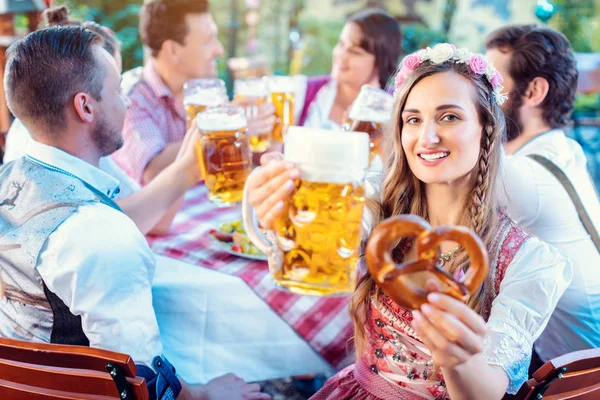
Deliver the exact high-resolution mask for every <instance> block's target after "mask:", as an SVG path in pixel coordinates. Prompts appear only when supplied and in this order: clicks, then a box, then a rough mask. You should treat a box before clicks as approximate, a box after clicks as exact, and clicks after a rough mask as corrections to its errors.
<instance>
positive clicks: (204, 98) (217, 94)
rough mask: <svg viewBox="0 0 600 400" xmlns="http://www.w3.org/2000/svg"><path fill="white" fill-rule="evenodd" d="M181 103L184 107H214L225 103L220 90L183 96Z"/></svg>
mask: <svg viewBox="0 0 600 400" xmlns="http://www.w3.org/2000/svg"><path fill="white" fill-rule="evenodd" d="M183 102H184V104H186V105H188V104H190V105H196V106H206V107H216V106H220V105H221V104H223V103H225V95H224V94H223V91H222V90H221V89H204V90H201V91H199V92H197V93H193V94H190V95H187V96H185V98H184V99H183Z"/></svg>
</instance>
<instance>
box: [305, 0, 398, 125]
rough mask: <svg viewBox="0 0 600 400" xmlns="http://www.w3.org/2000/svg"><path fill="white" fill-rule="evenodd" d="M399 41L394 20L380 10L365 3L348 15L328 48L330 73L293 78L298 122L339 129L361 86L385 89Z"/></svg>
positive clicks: (395, 64)
mask: <svg viewBox="0 0 600 400" xmlns="http://www.w3.org/2000/svg"><path fill="white" fill-rule="evenodd" d="M401 41H402V33H401V31H400V24H399V23H398V21H396V20H395V19H394V17H392V16H391V15H390V14H389V13H387V12H386V11H383V10H379V9H375V8H367V9H364V10H360V11H358V12H357V13H355V14H353V15H351V16H350V18H348V21H347V22H346V25H345V26H344V29H342V32H341V34H340V38H339V41H338V43H337V44H336V46H335V48H334V49H333V62H332V68H331V74H330V75H329V76H322V77H311V78H308V79H306V78H305V77H303V78H304V79H302V80H299V82H297V84H298V87H297V91H296V104H297V107H296V113H297V114H298V119H297V121H298V125H300V126H306V127H310V128H320V129H339V128H340V127H341V126H342V124H343V123H344V121H343V119H344V115H345V113H346V111H347V110H348V108H349V107H350V105H351V104H352V102H353V101H354V99H355V98H356V96H357V95H358V92H359V91H360V88H361V87H362V86H363V85H372V86H375V87H379V88H382V89H385V87H386V85H387V83H388V81H389V79H390V77H391V76H392V74H393V73H394V71H395V70H396V66H397V65H398V59H399V58H400V55H401V48H402V45H401Z"/></svg>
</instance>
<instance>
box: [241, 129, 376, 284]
mask: <svg viewBox="0 0 600 400" xmlns="http://www.w3.org/2000/svg"><path fill="white" fill-rule="evenodd" d="M284 158H285V159H286V160H289V161H292V162H294V163H295V164H296V165H297V166H298V168H299V169H300V171H301V178H300V179H299V180H297V181H296V191H295V193H294V194H293V195H292V197H291V198H290V199H289V200H288V201H287V203H286V210H285V211H284V213H283V214H282V215H281V216H280V217H279V218H278V219H276V220H275V221H274V228H273V231H272V232H269V234H272V235H270V236H271V238H272V239H273V242H271V241H269V240H268V239H267V238H266V237H265V236H264V235H263V233H261V230H260V229H259V228H258V226H257V222H256V219H255V218H254V212H253V209H252V206H251V205H250V204H249V203H248V198H247V196H248V194H247V191H245V192H244V200H243V204H242V215H243V221H244V226H245V228H246V232H247V233H248V236H249V237H250V240H252V242H253V243H254V244H255V245H256V246H257V247H258V248H259V249H260V250H262V251H263V252H264V253H265V254H267V255H268V257H269V270H270V272H271V275H272V277H273V279H274V280H275V281H276V283H277V284H278V285H279V286H281V287H283V288H285V289H288V290H289V291H291V292H294V293H298V294H304V295H317V296H327V295H341V294H348V293H351V292H352V291H353V290H354V288H355V286H356V266H357V262H358V258H359V246H360V239H361V229H362V217H363V208H364V202H365V187H364V182H365V175H366V171H367V168H368V165H369V137H368V135H367V134H365V133H362V132H341V131H337V132H336V131H323V130H318V129H308V128H300V127H291V128H290V129H289V131H288V133H287V138H286V145H285V153H284Z"/></svg>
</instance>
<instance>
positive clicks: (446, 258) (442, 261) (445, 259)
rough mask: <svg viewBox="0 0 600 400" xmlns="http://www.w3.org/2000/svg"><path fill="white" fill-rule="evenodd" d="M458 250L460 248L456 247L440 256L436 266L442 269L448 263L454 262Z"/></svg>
mask: <svg viewBox="0 0 600 400" xmlns="http://www.w3.org/2000/svg"><path fill="white" fill-rule="evenodd" d="M458 250H460V246H456V248H455V249H454V250H451V251H449V252H447V253H442V254H440V258H438V265H439V266H440V267H443V266H444V264H445V263H447V262H448V261H450V260H454V259H455V258H456V257H457V256H458Z"/></svg>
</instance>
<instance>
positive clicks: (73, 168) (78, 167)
mask: <svg viewBox="0 0 600 400" xmlns="http://www.w3.org/2000/svg"><path fill="white" fill-rule="evenodd" d="M26 155H27V156H29V157H31V158H34V159H36V160H38V161H41V162H43V163H46V164H49V165H51V166H53V167H57V168H60V169H62V170H64V171H66V172H68V173H70V174H72V175H75V176H76V177H78V178H79V179H81V180H82V181H85V182H86V183H88V184H89V185H91V186H93V187H94V188H95V189H97V190H99V191H100V192H101V193H104V194H106V195H107V196H108V197H109V198H111V199H112V198H113V197H114V196H115V195H117V194H119V192H120V189H119V181H117V180H116V179H115V178H113V177H112V176H110V175H109V174H107V173H106V172H104V171H102V170H100V169H99V168H96V167H94V166H93V165H91V164H89V163H87V162H85V161H83V160H82V159H80V158H77V157H75V156H72V155H70V154H68V153H66V152H64V151H62V150H59V149H57V148H56V147H52V146H47V145H45V144H42V143H40V142H37V141H35V140H32V141H31V143H30V144H29V147H28V148H27V153H26Z"/></svg>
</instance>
